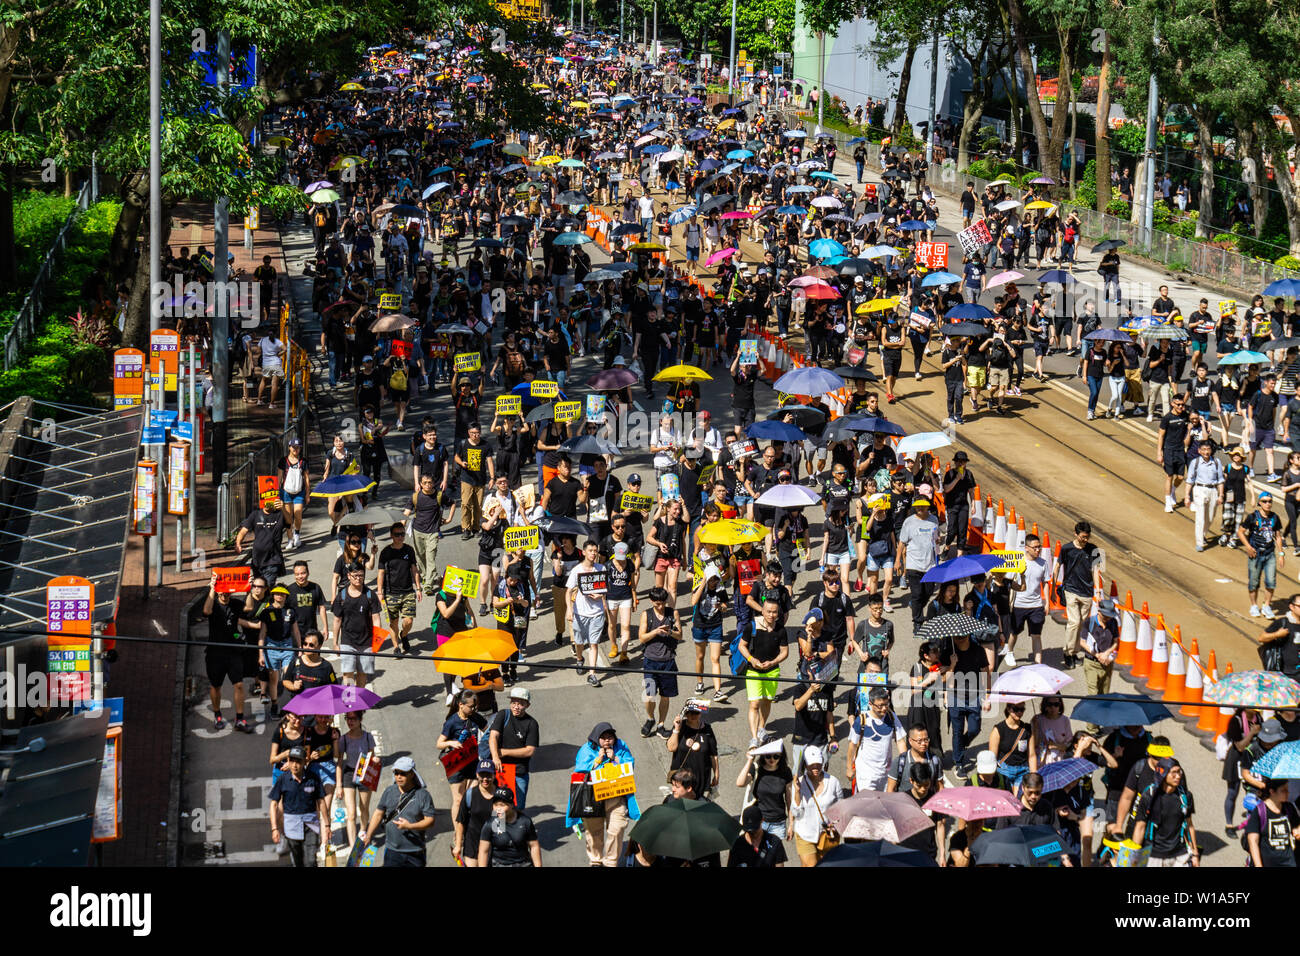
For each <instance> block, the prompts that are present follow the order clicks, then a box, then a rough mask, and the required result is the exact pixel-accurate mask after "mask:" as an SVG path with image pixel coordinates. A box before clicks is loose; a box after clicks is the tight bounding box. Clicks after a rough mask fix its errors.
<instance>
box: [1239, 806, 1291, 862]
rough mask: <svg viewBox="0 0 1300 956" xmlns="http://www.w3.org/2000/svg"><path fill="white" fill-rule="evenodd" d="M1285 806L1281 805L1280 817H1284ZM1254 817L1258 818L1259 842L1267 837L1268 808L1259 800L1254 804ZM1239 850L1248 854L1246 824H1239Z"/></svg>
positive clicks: (1248, 845)
mask: <svg viewBox="0 0 1300 956" xmlns="http://www.w3.org/2000/svg"><path fill="white" fill-rule="evenodd" d="M1286 815H1287V814H1286V804H1285V803H1284V804H1282V816H1284V817H1285V816H1286ZM1255 816H1257V817H1259V838H1260V839H1261V840H1263V839H1265V838H1266V837H1267V836H1268V808H1267V807H1266V806H1265V805H1264V801H1263V800H1260V801H1259V802H1258V803H1256V804H1255ZM1241 848H1242V849H1243V850H1245V851H1246V852H1247V853H1249V852H1250V844H1249V843H1248V842H1246V824H1244V823H1243V824H1241Z"/></svg>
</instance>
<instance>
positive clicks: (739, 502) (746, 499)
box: [731, 492, 754, 508]
mask: <svg viewBox="0 0 1300 956" xmlns="http://www.w3.org/2000/svg"><path fill="white" fill-rule="evenodd" d="M731 500H732V501H734V502H735V503H736V506H737V507H738V508H743V507H744V506H745V505H747V504H750V503H751V502H752V501H753V500H754V499H753V498H752V497H751V496H750V495H745V494H741V493H740V492H737V493H736V494H735V495H734V496H733V497H732V499H731Z"/></svg>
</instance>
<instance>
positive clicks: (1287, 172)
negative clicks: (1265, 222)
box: [1263, 110, 1300, 256]
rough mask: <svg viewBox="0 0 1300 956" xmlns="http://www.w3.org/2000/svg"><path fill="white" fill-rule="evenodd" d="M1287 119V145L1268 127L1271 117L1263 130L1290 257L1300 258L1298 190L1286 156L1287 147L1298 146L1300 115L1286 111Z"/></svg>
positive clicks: (1299, 197) (1279, 133)
mask: <svg viewBox="0 0 1300 956" xmlns="http://www.w3.org/2000/svg"><path fill="white" fill-rule="evenodd" d="M1287 119H1289V120H1290V121H1291V130H1292V132H1291V142H1290V144H1288V143H1287V142H1286V141H1285V140H1283V138H1282V135H1281V131H1280V130H1279V131H1278V132H1277V133H1276V134H1275V133H1273V131H1272V130H1271V129H1269V127H1271V126H1272V125H1273V121H1272V117H1269V118H1268V120H1267V125H1266V126H1264V127H1263V128H1264V129H1265V130H1267V131H1268V134H1269V135H1268V153H1269V158H1270V159H1271V160H1273V178H1274V179H1276V180H1277V189H1278V192H1279V193H1280V194H1281V196H1282V208H1283V209H1285V210H1286V229H1287V235H1288V236H1290V238H1291V255H1293V256H1300V190H1297V187H1296V181H1295V180H1294V179H1293V178H1292V177H1291V161H1290V158H1289V157H1288V156H1287V147H1288V145H1290V146H1293V147H1294V146H1297V145H1300V136H1298V135H1297V134H1298V133H1300V113H1295V112H1293V111H1290V110H1288V111H1287Z"/></svg>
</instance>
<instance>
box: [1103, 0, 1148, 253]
mask: <svg viewBox="0 0 1300 956" xmlns="http://www.w3.org/2000/svg"><path fill="white" fill-rule="evenodd" d="M1151 46H1152V49H1153V50H1155V49H1157V48H1159V46H1160V21H1159V20H1158V19H1157V20H1156V21H1155V24H1154V25H1153V26H1152V28H1151ZM1159 117H1160V90H1159V86H1158V84H1157V83H1156V74H1155V71H1154V70H1152V71H1151V79H1150V80H1149V81H1148V84H1147V142H1146V156H1145V158H1144V160H1143V167H1144V169H1145V172H1146V177H1145V178H1146V181H1145V182H1144V183H1143V184H1142V237H1143V239H1144V241H1145V242H1146V244H1147V246H1148V247H1149V246H1150V245H1151V235H1152V233H1151V225H1152V219H1153V217H1154V215H1155V196H1156V124H1157V123H1158V122H1159ZM1099 119H1100V118H1099ZM1100 121H1101V122H1105V120H1104V119H1101V120H1100Z"/></svg>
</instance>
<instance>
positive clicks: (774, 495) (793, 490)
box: [754, 484, 822, 508]
mask: <svg viewBox="0 0 1300 956" xmlns="http://www.w3.org/2000/svg"><path fill="white" fill-rule="evenodd" d="M754 501H755V503H756V504H760V505H763V506H764V507H769V508H808V507H811V506H812V505H819V504H821V501H822V499H821V496H820V495H818V494H817V492H815V491H813V490H812V489H811V488H808V487H806V486H805V485H795V484H783V485H773V486H772V487H771V488H769V489H767V491H765V492H763V493H762V494H761V495H759V496H758V497H757V498H756V499H754Z"/></svg>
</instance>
